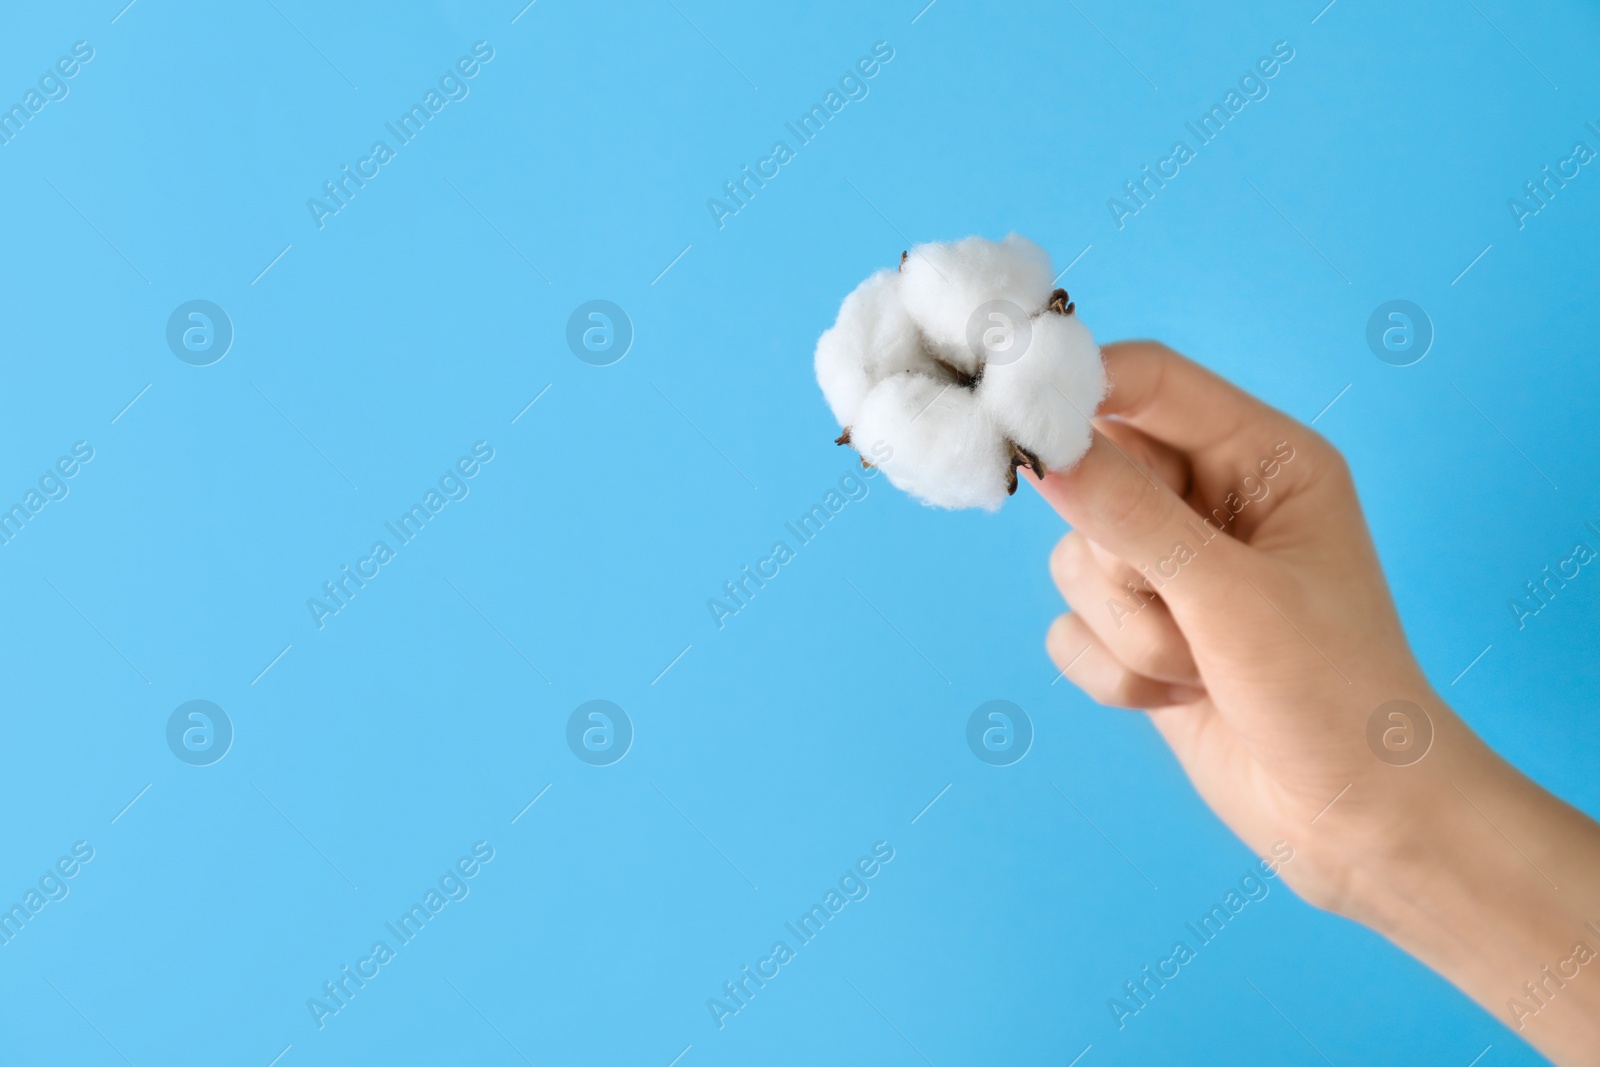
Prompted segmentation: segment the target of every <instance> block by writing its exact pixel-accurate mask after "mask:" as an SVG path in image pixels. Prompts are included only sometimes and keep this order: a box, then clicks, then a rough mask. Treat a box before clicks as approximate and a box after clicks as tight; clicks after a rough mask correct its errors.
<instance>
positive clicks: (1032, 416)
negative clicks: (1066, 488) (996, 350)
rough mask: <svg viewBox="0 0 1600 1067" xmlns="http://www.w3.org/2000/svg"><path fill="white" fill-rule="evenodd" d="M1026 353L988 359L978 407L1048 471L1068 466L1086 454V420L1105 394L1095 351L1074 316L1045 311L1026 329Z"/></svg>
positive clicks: (1102, 369) (1103, 376)
mask: <svg viewBox="0 0 1600 1067" xmlns="http://www.w3.org/2000/svg"><path fill="white" fill-rule="evenodd" d="M1029 325H1030V327H1031V330H1032V336H1031V338H1030V340H1029V344H1028V348H1027V351H1025V352H1024V353H1023V354H1022V355H1021V356H1020V357H1018V358H1016V359H1015V360H1013V361H1011V362H1006V363H1000V362H996V361H995V360H992V359H991V360H990V362H989V364H988V365H987V366H986V367H985V368H984V372H983V380H982V381H981V382H979V383H978V388H977V397H978V402H979V403H980V404H981V405H982V406H983V409H984V410H985V411H986V412H987V413H988V415H989V417H990V418H991V419H992V420H993V421H994V423H995V425H997V426H998V427H999V428H1000V430H1001V432H1002V433H1004V434H1005V435H1006V436H1007V437H1010V438H1011V439H1012V440H1013V441H1016V442H1017V443H1018V444H1020V445H1022V446H1023V447H1024V448H1026V449H1028V450H1029V451H1031V452H1033V453H1034V454H1035V455H1037V456H1038V457H1039V458H1040V459H1041V460H1043V461H1044V464H1045V466H1046V467H1047V468H1048V469H1050V470H1060V469H1065V468H1067V467H1070V466H1072V464H1074V463H1076V462H1077V461H1078V460H1079V459H1080V458H1081V457H1082V456H1083V454H1084V453H1085V452H1087V451H1088V449H1089V441H1090V428H1089V422H1088V420H1089V418H1090V417H1092V416H1093V415H1094V412H1095V409H1096V408H1097V407H1099V406H1100V401H1101V400H1102V399H1104V398H1105V394H1106V372H1105V367H1104V365H1103V364H1102V363H1101V362H1100V346H1099V345H1098V344H1096V343H1095V339H1094V336H1093V335H1092V334H1090V333H1089V329H1088V327H1086V326H1084V324H1083V323H1082V322H1081V321H1079V319H1078V317H1077V315H1060V314H1056V313H1054V312H1049V311H1047V312H1045V313H1044V314H1042V315H1039V316H1037V317H1035V318H1034V319H1033V320H1032V321H1031V323H1030V324H1029Z"/></svg>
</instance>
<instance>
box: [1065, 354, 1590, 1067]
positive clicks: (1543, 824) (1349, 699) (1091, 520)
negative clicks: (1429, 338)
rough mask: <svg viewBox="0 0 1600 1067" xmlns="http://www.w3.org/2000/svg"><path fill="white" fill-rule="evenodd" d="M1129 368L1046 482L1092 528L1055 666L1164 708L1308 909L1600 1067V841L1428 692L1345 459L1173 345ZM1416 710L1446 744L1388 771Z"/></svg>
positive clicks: (1081, 548)
mask: <svg viewBox="0 0 1600 1067" xmlns="http://www.w3.org/2000/svg"><path fill="white" fill-rule="evenodd" d="M1105 359H1106V367H1107V372H1108V375H1109V377H1110V379H1111V382H1112V387H1111V393H1110V396H1109V397H1108V399H1107V400H1106V402H1105V404H1104V405H1103V406H1102V407H1101V416H1100V417H1099V418H1097V419H1096V420H1095V424H1096V432H1095V435H1094V442H1093V444H1092V445H1091V447H1090V449H1089V452H1088V453H1087V455H1085V456H1084V458H1083V459H1082V461H1080V462H1079V463H1078V465H1077V466H1076V467H1074V468H1072V469H1071V470H1069V471H1066V472H1064V473H1051V474H1050V475H1048V476H1047V477H1046V478H1044V479H1043V480H1038V479H1034V484H1035V486H1036V487H1037V488H1038V489H1039V492H1040V493H1041V494H1042V495H1043V496H1044V497H1045V499H1046V500H1048V501H1049V502H1050V503H1051V504H1052V505H1053V506H1054V507H1055V509H1056V510H1057V511H1058V512H1059V513H1060V514H1061V515H1062V517H1063V518H1065V519H1066V520H1067V522H1068V523H1069V524H1070V525H1071V526H1072V532H1071V533H1069V534H1067V536H1066V537H1064V538H1063V539H1062V540H1061V543H1060V544H1059V545H1057V546H1056V549H1055V552H1054V553H1053V554H1052V556H1051V559H1050V569H1051V573H1052V575H1053V576H1054V578H1055V580H1056V584H1057V586H1058V587H1059V588H1060V590H1061V593H1062V596H1063V597H1064V598H1065V599H1066V601H1067V604H1068V607H1069V608H1070V609H1071V610H1070V612H1069V613H1068V614H1065V615H1062V616H1061V617H1060V618H1058V619H1057V620H1056V621H1055V623H1054V625H1053V626H1052V627H1051V628H1050V632H1049V636H1048V638H1047V646H1048V648H1049V651H1050V655H1051V657H1052V658H1053V659H1054V660H1055V662H1056V664H1057V666H1058V667H1061V668H1064V669H1065V670H1066V677H1067V678H1068V679H1070V680H1071V681H1072V682H1074V683H1076V684H1077V685H1078V687H1079V688H1081V689H1082V690H1083V691H1084V692H1085V693H1087V694H1088V695H1089V696H1090V697H1092V698H1093V699H1095V700H1096V701H1098V702H1100V703H1102V704H1108V705H1113V706H1116V707H1123V708H1131V709H1138V710H1141V711H1143V712H1144V713H1145V714H1146V715H1148V716H1149V718H1150V720H1151V722H1152V723H1153V724H1154V725H1155V727H1156V729H1157V730H1158V731H1160V733H1161V735H1162V737H1163V738H1165V740H1166V742H1167V744H1168V745H1169V746H1171V748H1172V751H1173V753H1174V754H1175V755H1176V756H1177V758H1178V760H1179V762H1180V763H1181V764H1182V765H1183V768H1184V770H1185V771H1186V772H1187V773H1188V775H1189V779H1190V781H1191V782H1192V783H1193V784H1194V787H1195V789H1196V790H1198V792H1199V793H1200V795H1201V797H1202V798H1203V799H1204V800H1205V801H1206V803H1207V804H1209V805H1210V806H1211V808H1212V810H1214V811H1215V812H1216V813H1217V815H1218V816H1220V817H1221V818H1222V819H1223V821H1224V822H1226V823H1227V824H1228V825H1229V826H1230V827H1231V828H1232V829H1233V830H1234V831H1235V832H1236V833H1237V834H1238V835H1239V836H1240V837H1241V838H1242V839H1243V840H1244V841H1245V843H1246V844H1247V845H1249V846H1250V847H1251V848H1252V849H1254V850H1255V851H1256V852H1257V853H1258V854H1260V855H1270V854H1271V851H1272V846H1273V844H1274V843H1275V842H1279V841H1283V842H1287V843H1288V844H1289V845H1290V846H1291V847H1292V848H1293V849H1294V859H1293V862H1291V863H1288V864H1285V865H1284V866H1283V867H1282V868H1281V869H1280V874H1281V876H1282V877H1283V879H1284V880H1285V881H1286V882H1287V883H1288V884H1289V885H1290V886H1291V887H1292V888H1293V889H1294V890H1295V892H1296V893H1298V894H1299V895H1300V896H1301V897H1302V898H1303V899H1305V900H1306V901H1307V902H1308V903H1310V904H1312V905H1314V906H1316V907H1320V908H1324V909H1326V910H1329V911H1333V912H1335V913H1338V914H1340V915H1343V916H1345V917H1347V918H1350V919H1353V920H1355V921H1357V922H1360V923H1363V924H1365V925H1367V926H1369V927H1371V928H1372V929H1374V930H1376V931H1378V932H1379V933H1381V934H1383V935H1384V936H1385V937H1387V938H1388V939H1389V940H1390V941H1392V942H1394V944H1396V945H1398V946H1399V947H1400V948H1402V949H1404V950H1405V951H1406V952H1409V953H1410V954H1412V955H1413V956H1415V957H1417V958H1418V959H1419V960H1421V961H1422V962H1423V963H1425V964H1426V965H1428V966H1429V967H1431V968H1433V969H1434V970H1435V971H1437V972H1438V973H1439V974H1441V975H1443V976H1444V977H1445V978H1447V979H1449V980H1450V981H1451V982H1453V983H1454V984H1455V985H1456V986H1457V987H1459V988H1460V989H1461V990H1462V991H1463V992H1465V993H1466V994H1467V995H1468V996H1470V997H1472V998H1473V999H1474V1000H1476V1001H1477V1002H1478V1003H1479V1004H1480V1005H1482V1006H1483V1008H1484V1010H1486V1011H1488V1012H1490V1013H1491V1014H1493V1015H1494V1016H1495V1017H1496V1018H1498V1019H1499V1020H1501V1021H1502V1022H1503V1023H1505V1024H1506V1025H1507V1026H1508V1027H1510V1028H1511V1029H1512V1030H1513V1031H1515V1032H1517V1033H1518V1034H1520V1035H1521V1036H1522V1037H1523V1038H1524V1039H1525V1040H1527V1041H1528V1042H1529V1043H1531V1044H1532V1045H1534V1046H1535V1047H1536V1048H1538V1049H1539V1050H1540V1051H1542V1052H1543V1053H1544V1054H1545V1055H1546V1056H1549V1057H1550V1058H1551V1059H1553V1060H1554V1061H1555V1062H1557V1063H1558V1064H1562V1065H1563V1067H1575V1065H1580V1064H1582V1065H1600V826H1597V825H1596V824H1595V823H1594V822H1593V821H1591V820H1590V819H1589V818H1587V817H1586V816H1585V815H1583V814H1582V813H1581V812H1579V811H1577V810H1576V809H1574V808H1572V807H1571V806H1569V805H1567V804H1565V803H1563V802H1562V801H1561V800H1560V799H1558V798H1557V797H1555V796H1553V795H1551V794H1550V793H1548V792H1546V791H1545V790H1544V789H1542V788H1540V787H1539V786H1538V785H1537V784H1536V783H1534V782H1533V781H1532V780H1530V779H1529V778H1527V777H1526V776H1524V775H1523V774H1521V773H1520V772H1519V771H1517V770H1516V769H1515V768H1514V767H1512V766H1511V765H1510V764H1509V763H1507V762H1506V761H1505V760H1503V759H1501V758H1500V757H1499V756H1498V755H1496V754H1495V753H1494V752H1493V751H1492V750H1490V749H1489V747H1488V746H1487V745H1486V744H1484V742H1483V741H1482V740H1480V739H1479V738H1478V736H1477V735H1476V734H1474V733H1473V731H1472V729H1471V728H1470V727H1469V726H1468V725H1467V724H1466V723H1465V722H1464V721H1463V720H1462V719H1461V718H1460V717H1459V716H1458V715H1457V714H1456V713H1455V712H1454V711H1453V710H1452V709H1451V708H1450V707H1449V706H1448V705H1447V704H1446V703H1445V701H1444V700H1443V698H1441V697H1440V696H1439V694H1438V693H1437V692H1435V690H1434V689H1433V687H1432V685H1431V684H1430V683H1429V682H1428V679H1427V678H1426V677H1425V676H1424V675H1423V672H1422V669H1421V667H1420V666H1419V665H1418V664H1417V661H1416V659H1415V657H1414V656H1413V655H1412V652H1411V650H1410V648H1409V647H1408V646H1407V644H1406V639H1405V632H1404V630H1403V629H1402V627H1401V624H1400V619H1399V615H1398V614H1397V612H1396V610H1395V606H1394V603H1393V600H1392V599H1391V597H1390V594H1389V589H1388V585H1387V584H1386V582H1385V581H1384V576H1383V570H1382V568H1381V566H1380V565H1379V562H1378V557H1377V553H1376V551H1375V550H1374V548H1373V544H1372V540H1371V537H1370V535H1369V534H1368V532H1367V524H1366V520H1365V519H1364V518H1363V517H1362V514H1361V505H1360V502H1359V500H1358V499H1357V497H1356V490H1355V485H1354V482H1353V481H1352V479H1351V475H1350V471H1349V468H1348V467H1347V466H1346V464H1345V461H1344V459H1343V457H1341V456H1340V455H1339V453H1338V451H1337V450H1335V449H1334V448H1333V446H1332V445H1330V444H1329V443H1328V442H1327V441H1326V440H1325V439H1323V438H1322V437H1321V436H1320V435H1319V434H1317V433H1316V432H1315V431H1314V430H1312V429H1310V428H1309V427H1307V426H1304V425H1302V424H1300V423H1299V422H1296V421H1295V420H1294V419H1291V418H1289V417H1288V416H1287V415H1284V414H1282V413H1281V412H1278V411H1276V410H1274V409H1272V408H1270V407H1268V406H1267V405H1265V404H1263V403H1261V402H1260V401H1258V400H1256V399H1255V398H1253V397H1251V396H1250V395H1248V394H1246V393H1244V392H1242V391H1240V390H1239V389H1237V388H1235V387H1234V386H1232V385H1230V384H1229V383H1227V382H1226V381H1224V380H1223V379H1221V378H1218V377H1217V376H1215V375H1213V374H1211V373H1210V372H1209V371H1207V370H1205V369H1204V368H1202V367H1200V366H1199V365H1198V364H1195V363H1193V362H1191V361H1189V360H1187V359H1184V358H1183V357H1182V356H1180V355H1178V354H1177V353H1175V352H1173V351H1171V350H1170V349H1168V348H1166V347H1165V346H1163V345H1160V344H1156V343H1153V342H1144V341H1135V342H1128V343H1124V344H1117V345H1111V346H1108V347H1107V348H1106V349H1105ZM1286 455H1288V456H1289V457H1290V458H1288V459H1285V458H1284V457H1285V456H1286ZM1269 471H1270V473H1268V472H1269ZM1247 478H1248V479H1249V480H1248V481H1247V480H1246V479H1247ZM1241 501H1244V503H1241ZM1202 516H1210V517H1211V525H1210V527H1209V528H1208V527H1206V526H1205V525H1204V523H1203V522H1202ZM1207 538H1209V540H1208V539H1207ZM1179 545H1183V546H1185V551H1182V552H1179V551H1177V548H1178V546H1179ZM1147 574H1151V575H1155V579H1154V582H1152V583H1149V585H1146V583H1147V578H1146V575H1147ZM1130 581H1131V582H1133V583H1134V584H1135V586H1136V587H1137V588H1138V590H1139V591H1138V592H1132V591H1130V590H1129V589H1128V588H1127V585H1126V584H1125V583H1127V582H1130ZM1155 583H1160V585H1159V588H1158V589H1152V588H1151V587H1150V586H1153V585H1154V584H1155ZM1108 602H1109V603H1108ZM1138 604H1143V605H1144V606H1143V607H1142V608H1140V609H1138V610H1135V606H1136V605H1138ZM1392 700H1405V701H1409V702H1410V703H1411V704H1414V705H1416V706H1418V707H1420V708H1421V709H1423V711H1425V712H1426V718H1427V720H1428V721H1430V722H1431V725H1432V735H1433V736H1432V741H1431V745H1429V746H1427V747H1426V748H1425V749H1423V748H1421V747H1418V746H1420V740H1419V739H1420V738H1421V737H1422V736H1423V735H1424V734H1425V732H1426V726H1425V724H1423V723H1421V722H1411V721H1410V720H1409V719H1408V720H1404V721H1402V720H1392V719H1389V718H1387V717H1385V718H1384V719H1383V723H1384V726H1385V728H1387V727H1389V726H1393V727H1395V731H1398V732H1394V731H1391V733H1390V734H1389V735H1388V737H1389V738H1390V739H1391V740H1398V741H1400V742H1405V741H1409V742H1410V744H1411V745H1412V746H1413V747H1411V748H1410V749H1409V752H1408V753H1407V754H1404V755H1401V756H1394V755H1393V754H1392V752H1391V759H1390V761H1388V762H1386V761H1385V760H1384V759H1380V758H1379V756H1378V755H1377V754H1375V750H1374V748H1373V747H1371V746H1370V745H1369V741H1368V720H1369V719H1370V718H1371V717H1372V716H1373V713H1374V711H1375V709H1377V708H1379V706H1380V705H1383V704H1385V703H1387V702H1389V701H1392ZM1411 718H1413V719H1414V718H1416V716H1411ZM1380 747H1384V745H1383V744H1380ZM1400 747H1401V748H1404V745H1403V744H1402V745H1401V746H1400ZM1419 752H1424V753H1425V754H1423V755H1421V757H1420V758H1415V757H1416V756H1417V754H1418V753H1419ZM1412 759H1415V761H1414V762H1409V764H1408V765H1396V764H1397V763H1401V762H1405V761H1408V760H1412ZM1589 923H1592V924H1593V928H1592V929H1591V927H1590V926H1589V925H1586V924H1589ZM1518 1005H1520V1008H1519V1007H1518ZM1384 1010H1395V1008H1394V1006H1392V1005H1391V1006H1390V1007H1389V1008H1386V1009H1384Z"/></svg>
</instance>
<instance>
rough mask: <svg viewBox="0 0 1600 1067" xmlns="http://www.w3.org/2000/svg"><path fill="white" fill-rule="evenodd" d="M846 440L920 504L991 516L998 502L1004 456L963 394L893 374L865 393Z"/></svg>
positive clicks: (999, 439) (994, 433)
mask: <svg viewBox="0 0 1600 1067" xmlns="http://www.w3.org/2000/svg"><path fill="white" fill-rule="evenodd" d="M850 435H851V443H852V444H854V445H855V447H856V448H858V449H859V450H860V451H861V454H862V455H863V456H868V457H871V459H872V462H873V463H874V465H876V466H877V467H879V468H881V469H882V471H883V473H884V474H886V475H888V477H889V481H891V482H893V483H894V485H895V486H897V487H898V488H900V489H903V490H904V491H906V492H908V493H910V494H911V495H912V496H915V497H918V498H919V499H921V500H923V501H925V502H926V503H929V504H933V505H936V506H938V507H944V508H971V507H981V508H987V509H988V510H990V511H993V510H994V509H995V508H998V507H999V506H1000V505H1001V504H1002V503H1003V502H1004V501H1005V498H1006V486H1007V480H1008V476H1009V475H1010V473H1011V470H1012V467H1011V459H1010V451H1009V449H1008V448H1007V446H1006V444H1005V442H1004V435H1003V434H1002V433H1001V432H1000V431H999V430H998V429H997V428H996V427H995V425H994V423H993V422H992V421H991V420H990V418H989V416H988V415H987V414H986V413H985V412H984V410H983V408H982V407H981V405H980V404H979V403H978V398H977V396H976V395H975V394H974V393H973V392H972V390H970V389H966V388H963V387H961V386H959V385H953V384H951V383H949V382H947V381H943V380H940V379H937V378H930V377H926V376H924V375H921V374H899V375H896V376H895V377H893V378H889V379H887V380H885V381H883V382H880V383H879V384H878V385H876V386H874V387H873V389H872V391H871V392H870V393H868V394H867V397H866V400H865V401H864V402H863V403H862V405H861V409H860V411H859V412H857V414H856V419H855V423H854V425H852V426H851V429H850Z"/></svg>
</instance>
